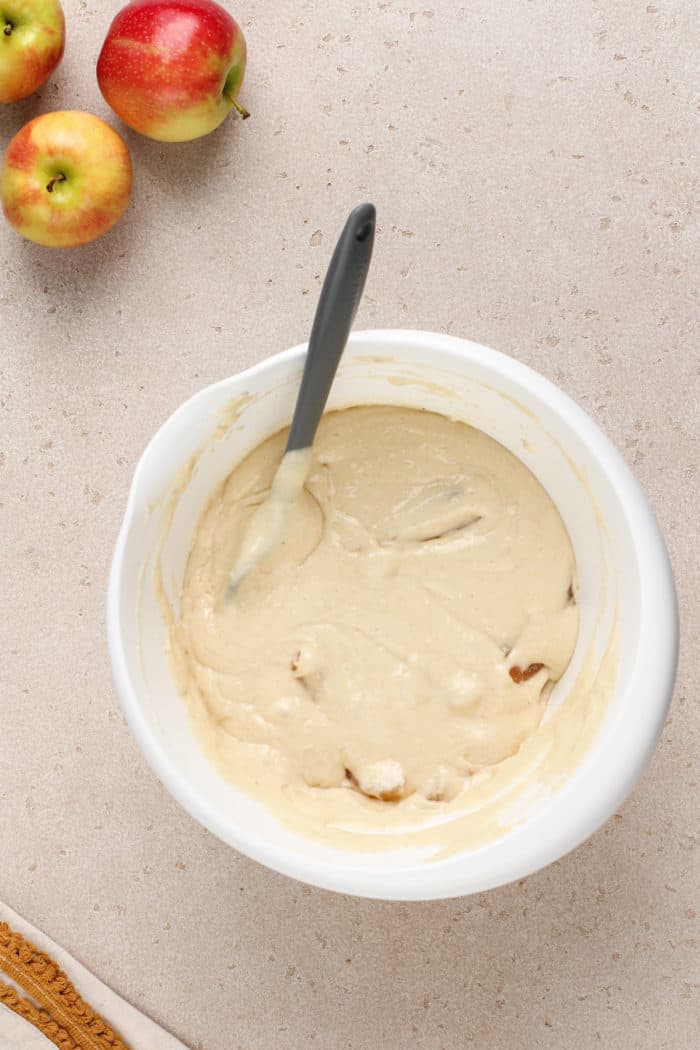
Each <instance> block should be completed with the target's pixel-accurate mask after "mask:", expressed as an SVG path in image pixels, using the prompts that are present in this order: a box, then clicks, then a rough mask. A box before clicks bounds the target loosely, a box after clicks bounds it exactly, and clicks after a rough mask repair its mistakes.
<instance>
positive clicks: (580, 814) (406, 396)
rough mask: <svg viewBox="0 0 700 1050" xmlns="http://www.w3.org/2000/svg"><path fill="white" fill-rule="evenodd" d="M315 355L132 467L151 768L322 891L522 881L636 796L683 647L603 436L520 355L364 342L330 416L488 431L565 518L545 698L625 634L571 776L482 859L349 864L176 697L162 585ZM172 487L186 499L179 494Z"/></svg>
mask: <svg viewBox="0 0 700 1050" xmlns="http://www.w3.org/2000/svg"><path fill="white" fill-rule="evenodd" d="M305 349H306V348H305V347H304V346H298V347H295V348H294V349H292V350H288V351H286V352H285V353H282V354H279V355H278V356H276V357H273V358H270V359H269V360H266V361H263V362H261V363H260V364H259V365H256V366H255V367H254V368H251V369H249V370H248V371H247V372H243V373H241V374H240V375H236V376H232V377H231V378H230V379H224V380H223V381H222V382H220V383H216V384H215V385H213V386H210V387H207V389H205V390H202V391H200V393H198V394H196V395H195V396H194V397H193V398H191V399H190V400H189V401H187V402H186V403H185V404H184V405H182V406H181V407H180V408H179V409H178V410H177V411H176V412H175V413H174V414H173V415H172V416H171V417H170V419H168V420H167V422H166V423H164V425H163V426H162V427H161V429H160V430H159V431H158V433H157V434H156V435H155V437H154V438H153V440H152V441H151V443H150V444H149V446H148V448H147V449H146V451H145V452H144V454H143V456H142V458H141V461H140V463H139V465H138V467H137V469H136V473H135V475H134V480H133V484H132V486H131V492H130V494H129V500H128V504H127V508H126V514H125V516H124V522H123V524H122V528H121V532H120V534H119V539H118V541H117V546H116V550H115V553H114V559H113V562H112V570H111V575H110V581H109V594H108V605H107V626H108V634H109V648H110V654H111V660H112V667H113V671H114V677H115V680H116V684H117V689H118V692H119V696H120V698H121V703H122V706H123V709H124V712H125V714H126V717H127V719H128V721H129V724H130V726H131V728H132V730H133V732H134V734H135V736H136V739H137V741H138V743H139V745H140V747H141V748H142V750H143V752H144V754H145V755H146V758H147V759H148V761H149V762H150V764H151V766H152V767H153V769H154V771H155V772H156V774H157V775H158V777H160V779H161V780H162V782H163V783H164V784H165V786H166V787H167V788H168V790H169V791H170V792H171V793H172V794H173V795H174V796H175V798H176V799H177V800H178V801H179V802H180V803H181V804H182V805H183V806H184V807H185V809H187V810H188V811H189V813H191V814H192V816H193V817H195V819H196V820H198V821H200V823H202V824H203V825H204V826H205V827H207V828H209V829H210V830H211V831H212V832H214V834H215V835H218V836H219V837H220V838H221V839H223V840H224V841H225V842H227V843H229V844H230V845H231V846H234V847H235V848H236V849H238V850H240V851H241V852H242V853H245V854H247V855H248V856H249V857H252V858H254V859H255V860H257V861H260V862H261V863H262V864H266V865H268V866H269V867H271V868H274V869H275V870H277V871H280V872H283V873H285V874H286V875H291V876H293V877H295V878H297V879H301V880H303V881H305V882H309V883H313V884H315V885H317V886H322V887H325V888H327V889H333V890H340V891H343V892H346V893H353V894H358V895H361V896H368V897H383V898H389V899H402V900H417V899H424V900H425V899H430V898H437V897H450V896H458V895H461V894H468V893H475V892H477V891H480V890H485V889H489V888H490V887H493V886H498V885H500V884H502V883H505V882H509V881H511V880H513V879H517V878H521V877H523V876H524V875H527V874H529V873H530V872H533V871H535V870H537V869H538V868H541V867H542V866H543V865H545V864H548V863H550V862H551V861H553V860H556V859H557V858H558V857H561V856H562V855H563V854H564V853H566V852H567V851H568V850H571V849H573V848H574V847H575V846H577V845H578V844H579V843H580V842H582V841H583V840H584V839H585V838H586V837H587V836H588V835H590V834H591V833H592V832H593V831H594V830H595V829H596V828H597V827H598V826H599V825H600V824H602V823H603V822H604V821H605V820H606V819H607V818H608V817H609V816H610V815H611V814H612V813H613V812H614V810H615V809H616V807H617V806H619V804H620V802H621V801H622V799H623V798H624V797H625V795H627V794H628V792H629V791H630V790H631V789H632V787H633V785H634V784H635V782H636V781H637V779H638V778H639V776H640V775H641V773H642V770H643V769H644V767H645V765H646V763H647V762H648V760H649V758H650V756H651V754H652V751H653V749H654V747H655V745H656V741H657V739H658V736H659V733H660V731H661V727H662V725H663V722H664V719H665V717H666V712H667V709H668V706H669V703H670V700H671V694H672V690H673V682H674V677H675V670H676V662H677V645H678V625H677V612H676V597H675V590H674V585H673V577H672V573H671V569H670V565H669V561H668V556H667V553H666V549H665V546H664V543H663V540H662V538H661V535H660V533H659V529H658V527H657V524H656V521H655V519H654V517H653V514H652V512H651V510H650V508H649V506H648V504H647V501H646V499H645V497H644V495H643V493H642V491H641V489H640V487H639V485H638V484H637V482H636V480H635V479H634V477H633V475H632V474H631V472H630V470H629V469H628V467H627V466H626V464H625V463H624V461H623V460H622V458H621V457H620V455H619V454H618V453H617V451H616V450H615V448H614V447H613V446H612V445H611V443H610V442H609V441H608V439H607V438H606V437H605V435H604V434H603V433H602V432H601V431H600V430H599V429H598V427H597V426H596V425H595V424H594V423H593V422H592V420H591V419H590V418H589V417H588V416H587V415H586V414H585V413H584V412H583V411H582V410H581V409H580V408H579V407H578V406H577V405H576V404H574V403H573V402H572V401H571V400H570V399H569V398H568V397H567V396H566V395H565V394H564V393H562V391H561V390H559V389H558V388H557V387H556V386H554V385H553V384H552V383H550V382H549V381H548V380H546V379H544V378H543V377H542V376H540V375H538V374H537V373H536V372H533V371H531V370H530V369H529V368H526V367H525V366H523V365H522V364H519V363H518V362H517V361H514V360H512V359H511V358H509V357H506V356H504V355H503V354H499V353H496V352H494V351H493V350H489V349H487V348H486V347H483V346H478V345H476V344H475V343H470V342H467V341H465V340H461V339H455V338H452V337H449V336H445V335H437V334H433V333H424V332H410V331H377V332H362V333H357V334H354V335H353V336H352V337H351V340H350V343H349V345H348V347H347V350H346V352H345V355H344V358H343V362H342V365H341V368H340V371H339V373H338V377H337V379H336V382H335V385H334V387H333V390H332V393H331V398H330V402H329V408H344V407H348V406H351V405H357V404H393V405H403V406H407V407H421V408H425V409H429V410H432V411H434V412H440V413H443V414H445V415H447V416H450V417H453V418H457V419H462V420H464V421H465V422H468V423H470V424H471V425H473V426H475V427H478V428H480V429H481V430H484V431H486V433H488V434H490V435H491V436H492V437H494V438H496V439H497V440H498V441H500V442H501V443H502V444H503V445H505V446H506V447H507V448H509V449H510V450H511V451H512V452H514V453H515V454H516V455H518V456H519V457H520V459H521V460H523V462H524V463H525V464H526V465H527V466H528V467H529V468H530V469H531V470H532V471H533V472H534V474H535V475H536V476H537V477H538V478H539V480H540V481H541V482H542V484H543V485H544V486H545V488H546V489H547V490H548V492H549V494H550V495H551V497H552V498H553V499H554V501H555V503H556V504H557V506H558V507H559V510H560V512H561V515H562V517H563V519H564V522H565V524H566V527H567V529H568V531H569V535H570V537H571V540H572V543H573V546H574V550H575V554H576V560H577V564H578V575H579V583H580V591H579V610H580V617H581V622H580V636H579V641H578V644H577V649H576V653H575V654H574V658H573V661H572V666H571V667H570V668H569V671H567V674H566V676H565V677H564V678H563V679H562V680H561V682H559V683H558V685H557V687H556V689H555V691H554V693H553V696H552V699H551V701H550V703H552V704H558V703H560V702H561V701H562V700H564V699H565V697H566V689H567V684H569V683H571V681H572V680H573V676H574V675H575V674H576V671H577V669H578V668H579V667H580V666H581V663H582V661H583V660H584V658H585V657H586V654H587V653H590V652H594V653H595V654H596V658H597V659H599V658H601V656H602V654H603V652H604V650H605V649H606V646H607V643H608V641H609V638H610V635H611V632H612V631H615V632H616V634H617V638H618V647H619V648H618V654H619V657H618V661H619V662H618V669H617V679H616V684H615V688H614V691H613V694H612V696H611V699H610V702H609V705H608V709H607V712H606V715H605V717H604V719H603V722H602V725H601V728H600V729H599V731H598V734H597V736H596V737H595V739H594V742H593V744H592V746H591V748H590V750H589V752H588V754H587V755H586V756H585V758H584V759H583V761H582V762H581V764H580V765H579V766H578V768H577V769H576V770H575V771H574V772H573V773H572V775H571V776H570V777H569V779H568V780H567V781H566V783H565V784H564V785H563V787H561V788H560V789H559V791H558V792H557V793H556V794H554V795H553V796H550V797H548V798H546V799H545V800H544V801H540V802H539V803H538V804H537V805H534V806H533V807H532V811H531V812H527V813H526V816H525V819H524V820H523V821H521V823H519V824H518V825H517V826H516V827H513V828H510V829H504V834H503V836H502V837H501V838H498V839H496V840H495V841H492V842H490V843H488V844H487V845H484V846H482V847H481V848H478V849H471V850H467V849H465V850H463V851H462V852H457V853H455V854H454V855H452V856H450V857H449V858H447V859H445V860H439V861H430V860H426V859H425V857H424V856H423V855H422V854H420V853H419V852H418V851H416V850H411V849H400V848H397V849H396V850H395V851H391V852H386V851H378V852H377V853H367V852H359V851H358V852H351V851H344V850H339V849H336V848H332V847H330V846H326V845H324V844H323V843H320V842H316V841H312V840H310V839H306V838H303V837H300V836H299V835H297V834H295V833H293V832H292V831H290V830H288V829H287V828H285V827H283V826H282V825H281V824H280V823H279V822H278V821H277V820H276V819H275V816H274V814H273V813H272V812H271V811H269V810H267V809H265V808H264V807H263V806H262V805H261V804H260V803H259V802H256V801H255V800H253V799H251V798H249V797H247V796H246V795H244V794H243V793H242V792H240V791H239V790H237V789H236V788H235V787H234V786H233V785H232V784H230V783H229V782H227V781H226V780H224V779H223V778H222V777H221V776H220V775H219V773H218V772H217V771H216V770H215V769H214V767H213V766H212V765H211V764H210V763H209V761H208V760H207V759H206V757H205V756H204V754H203V753H202V751H201V750H200V747H199V745H198V743H197V740H196V739H195V737H194V736H193V733H192V731H191V728H190V725H189V721H188V715H187V713H186V710H185V706H184V703H183V701H182V699H181V697H180V696H179V695H178V693H177V691H176V689H175V686H174V685H173V683H172V681H171V678H170V674H169V670H168V663H167V658H166V653H165V643H166V628H165V625H164V623H163V620H162V618H161V614H160V610H159V607H158V602H157V599H156V596H155V593H154V588H153V585H152V580H153V568H154V564H155V559H156V557H157V553H158V548H159V545H160V544H161V539H162V537H163V536H164V535H165V540H164V542H163V545H162V551H161V554H160V557H161V562H162V566H163V577H164V580H165V584H166V588H167V590H168V592H169V594H170V596H171V599H172V600H173V601H175V602H176V603H177V596H178V591H179V587H180V583H181V581H182V577H183V572H184V568H185V564H186V559H187V555H188V552H189V547H190V542H191V538H192V535H193V530H194V527H195V525H196V522H197V519H198V517H199V515H200V512H201V511H202V509H203V507H204V504H205V503H206V501H207V499H208V497H209V496H210V494H211V492H212V490H213V488H214V486H215V485H216V484H217V483H218V482H219V481H220V480H222V478H223V477H224V476H226V475H227V474H228V473H229V472H230V471H231V470H232V468H233V467H234V466H235V465H236V464H237V463H238V462H239V461H240V460H241V459H242V458H243V457H244V456H245V455H246V454H247V453H248V452H250V451H251V450H252V449H253V448H254V447H255V446H256V445H258V444H259V443H260V442H261V441H263V440H264V439H265V438H267V437H268V436H269V435H270V434H272V433H274V432H275V431H277V430H279V429H280V428H281V427H282V426H284V425H286V424H288V423H289V422H290V420H291V414H292V410H293V406H294V400H295V397H296V391H297V387H298V383H299V379H300V375H301V370H302V366H303V361H304V353H305ZM175 490H179V491H181V495H179V496H178V497H177V499H175V497H174V496H173V495H172V494H173V492H174V491H175Z"/></svg>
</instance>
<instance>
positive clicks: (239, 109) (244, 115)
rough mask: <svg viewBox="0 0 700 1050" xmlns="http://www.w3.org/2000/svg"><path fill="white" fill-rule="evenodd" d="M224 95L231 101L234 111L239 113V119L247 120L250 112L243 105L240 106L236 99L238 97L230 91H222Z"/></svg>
mask: <svg viewBox="0 0 700 1050" xmlns="http://www.w3.org/2000/svg"><path fill="white" fill-rule="evenodd" d="M224 95H225V96H226V98H227V99H228V100H229V102H230V103H231V105H232V106H233V108H234V109H235V110H236V112H237V113H240V115H241V119H242V120H247V119H248V117H249V116H250V113H249V112H248V110H247V109H246V108H245V106H242V105H241V103H240V102H239V101H238V99H237V98H236V97H235V96H234V95H232V94H231V93H230V91H224Z"/></svg>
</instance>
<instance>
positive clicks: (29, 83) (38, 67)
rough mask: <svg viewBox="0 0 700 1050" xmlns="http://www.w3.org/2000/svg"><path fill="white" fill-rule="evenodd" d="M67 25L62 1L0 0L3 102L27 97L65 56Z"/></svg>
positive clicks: (1, 99) (1, 89)
mask: <svg viewBox="0 0 700 1050" xmlns="http://www.w3.org/2000/svg"><path fill="white" fill-rule="evenodd" d="M65 42H66V28H65V22H64V19H63V9H62V7H61V5H60V3H59V2H58V0H0V102H17V101H18V99H20V98H26V97H27V95H31V94H32V93H33V92H34V91H36V90H37V88H40V87H41V85H42V84H43V83H44V81H45V80H46V79H47V78H48V77H50V76H51V74H52V73H53V71H54V69H55V68H56V66H57V65H58V63H59V62H60V61H61V58H62V57H63V48H64V46H65Z"/></svg>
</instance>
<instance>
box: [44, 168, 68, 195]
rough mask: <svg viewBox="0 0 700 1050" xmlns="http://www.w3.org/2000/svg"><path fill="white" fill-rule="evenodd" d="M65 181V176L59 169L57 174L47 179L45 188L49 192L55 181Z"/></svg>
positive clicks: (51, 190)
mask: <svg viewBox="0 0 700 1050" xmlns="http://www.w3.org/2000/svg"><path fill="white" fill-rule="evenodd" d="M65 181H66V176H65V175H64V174H63V172H62V171H59V173H58V175H54V176H53V178H52V179H50V180H49V182H48V184H47V186H46V189H47V190H48V191H49V193H53V188H54V186H55V185H56V183H57V182H65Z"/></svg>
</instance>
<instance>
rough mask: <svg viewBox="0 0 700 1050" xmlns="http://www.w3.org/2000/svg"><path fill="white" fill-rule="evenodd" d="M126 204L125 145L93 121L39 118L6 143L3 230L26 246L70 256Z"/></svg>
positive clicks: (65, 115) (87, 116) (74, 116)
mask: <svg viewBox="0 0 700 1050" xmlns="http://www.w3.org/2000/svg"><path fill="white" fill-rule="evenodd" d="M130 196H131V159H130V157H129V151H128V149H127V148H126V145H125V143H124V141H123V140H122V139H121V137H120V136H119V135H118V134H117V133H116V131H114V130H113V129H112V128H110V126H109V125H108V124H105V122H104V121H103V120H100V119H99V117H95V116H93V115H92V113H78V112H74V111H68V112H58V113H45V114H44V115H43V116H41V117H36V118H35V119H34V120H30V121H29V123H28V124H25V126H24V127H23V128H22V129H21V130H20V131H18V132H17V134H16V135H15V137H14V138H13V139H12V140H11V141H10V144H9V146H8V147H7V151H6V153H5V159H4V162H3V166H2V172H1V173H0V199H2V207H3V211H4V212H5V216H6V218H7V220H8V222H9V223H10V224H11V225H12V226H13V227H14V228H15V229H16V230H17V232H18V233H21V234H22V236H23V237H27V238H28V239H29V240H30V241H36V243H37V244H46V245H49V246H50V247H53V248H73V247H76V246H77V245H80V244H87V243H88V241H94V240H95V239H96V238H97V237H101V236H102V234H103V233H106V232H107V231H108V230H111V228H112V227H113V226H114V224H115V223H116V222H117V221H118V219H119V218H120V217H121V216H122V214H123V213H124V211H125V209H126V206H127V204H128V203H129V197H130Z"/></svg>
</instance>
